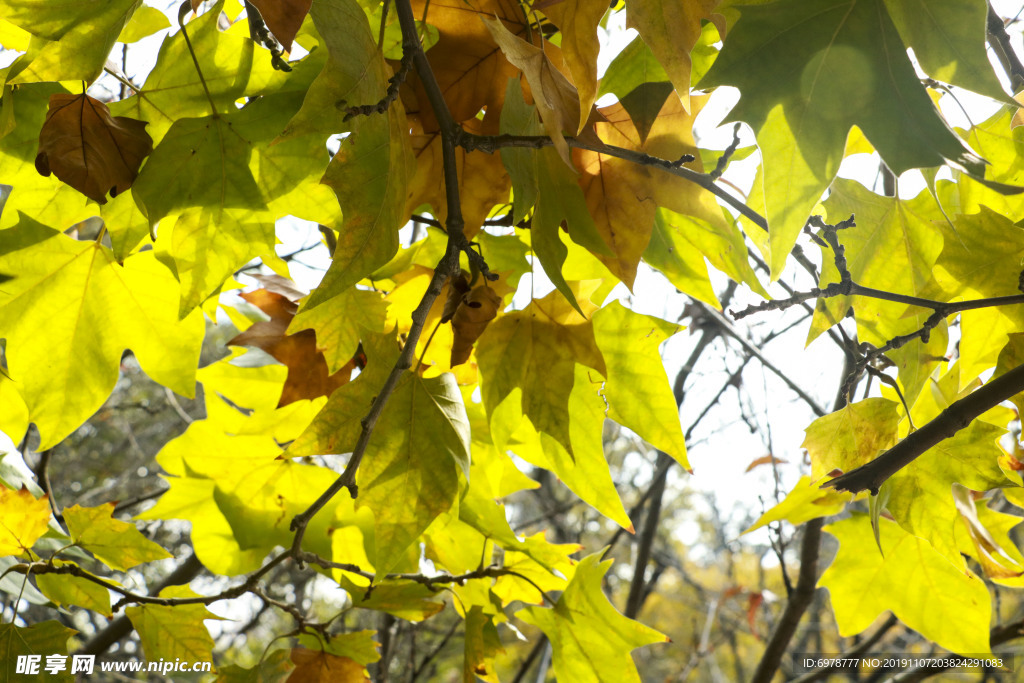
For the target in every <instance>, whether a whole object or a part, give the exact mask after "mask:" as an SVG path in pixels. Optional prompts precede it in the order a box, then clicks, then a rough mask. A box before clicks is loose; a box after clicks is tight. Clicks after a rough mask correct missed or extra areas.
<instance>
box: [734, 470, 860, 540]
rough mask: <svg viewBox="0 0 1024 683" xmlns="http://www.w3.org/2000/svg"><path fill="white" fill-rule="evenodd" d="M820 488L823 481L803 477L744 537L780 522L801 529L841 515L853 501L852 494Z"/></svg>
mask: <svg viewBox="0 0 1024 683" xmlns="http://www.w3.org/2000/svg"><path fill="white" fill-rule="evenodd" d="M821 484H822V480H820V479H818V480H814V479H811V478H810V477H808V476H807V475H804V476H802V477H800V481H799V482H797V485H796V486H794V487H793V490H792V491H790V492H789V493H788V494H786V497H785V498H784V499H783V500H782V502H781V503H779V504H778V505H776V506H774V507H773V508H772V509H770V510H768V511H767V512H765V513H764V514H763V515H761V516H760V517H758V518H757V521H756V522H754V523H753V524H752V525H751V526H750V527H749V528H748V529H747V530H746V531H744V532H743V533H745V534H749V533H750V532H751V531H754V530H755V529H760V528H761V527H763V526H765V525H767V524H771V523H772V522H778V521H780V520H786V521H787V522H789V523H790V524H792V525H794V526H798V525H800V524H803V523H804V522H806V521H808V520H811V519H815V518H816V517H826V516H828V515H834V514H837V513H839V512H841V511H842V510H843V508H844V507H846V504H847V503H848V502H849V501H851V500H852V499H853V495H851V494H850V493H849V492H846V491H835V490H833V489H823V488H821Z"/></svg>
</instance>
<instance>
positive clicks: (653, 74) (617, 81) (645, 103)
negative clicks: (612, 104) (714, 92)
mask: <svg viewBox="0 0 1024 683" xmlns="http://www.w3.org/2000/svg"><path fill="white" fill-rule="evenodd" d="M673 91H674V88H673V87H672V83H671V82H670V81H669V77H668V74H667V73H665V68H664V67H663V66H662V65H661V62H659V61H658V60H657V59H656V58H655V56H654V53H652V52H651V48H649V47H648V46H647V43H645V42H644V41H643V39H642V38H640V36H637V37H636V38H634V39H633V41H632V42H631V43H630V44H629V45H627V46H626V47H625V49H623V50H622V52H620V53H619V54H618V55H616V56H615V59H613V60H612V63H611V64H609V65H608V70H607V71H605V74H604V77H603V78H602V79H601V87H600V89H599V90H598V96H601V95H605V94H608V93H614V94H615V96H616V97H618V99H619V102H621V103H622V106H623V107H625V108H626V111H627V112H629V116H630V118H631V119H633V125H635V126H636V130H637V132H638V133H639V134H640V141H641V142H643V141H645V140H647V134H648V133H649V132H650V130H651V125H652V124H653V123H654V120H655V119H656V118H657V117H658V113H659V112H660V111H661V108H662V107H663V106H664V104H665V100H667V99H668V97H669V95H671V94H672V92H673ZM688 101H689V91H687V102H688Z"/></svg>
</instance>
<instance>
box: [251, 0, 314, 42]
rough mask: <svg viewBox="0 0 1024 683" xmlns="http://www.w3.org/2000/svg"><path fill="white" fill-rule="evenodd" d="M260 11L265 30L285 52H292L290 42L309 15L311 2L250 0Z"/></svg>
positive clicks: (303, 0)
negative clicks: (271, 34)
mask: <svg viewBox="0 0 1024 683" xmlns="http://www.w3.org/2000/svg"><path fill="white" fill-rule="evenodd" d="M250 2H252V4H253V5H255V7H256V9H258V10H259V11H260V15H262V17H263V21H264V22H265V23H266V24H267V28H268V29H270V32H271V33H273V34H274V37H275V38H277V40H278V41H279V42H280V43H281V47H283V48H284V50H285V52H291V51H292V41H293V40H295V34H296V33H298V32H299V28H300V27H301V26H302V20H303V19H305V18H306V15H307V14H309V8H310V7H311V6H312V4H313V0H250Z"/></svg>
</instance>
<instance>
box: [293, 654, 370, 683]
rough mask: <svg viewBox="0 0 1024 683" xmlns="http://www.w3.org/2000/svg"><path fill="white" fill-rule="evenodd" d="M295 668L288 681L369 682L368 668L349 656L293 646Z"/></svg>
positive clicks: (318, 682)
mask: <svg viewBox="0 0 1024 683" xmlns="http://www.w3.org/2000/svg"><path fill="white" fill-rule="evenodd" d="M292 662H293V663H294V664H295V669H294V670H293V671H292V675H291V676H289V677H288V683H364V682H365V683H369V680H370V678H369V677H368V676H367V675H366V668H365V667H364V666H363V665H362V664H360V663H359V662H356V661H355V660H352V659H349V658H348V657H339V656H338V655H332V654H331V653H329V652H319V651H317V650H307V649H306V648H304V647H295V648H292Z"/></svg>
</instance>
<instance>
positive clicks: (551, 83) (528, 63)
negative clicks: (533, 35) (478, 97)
mask: <svg viewBox="0 0 1024 683" xmlns="http://www.w3.org/2000/svg"><path fill="white" fill-rule="evenodd" d="M481 19H482V20H483V22H484V23H485V24H486V25H487V28H488V29H489V30H490V32H491V35H492V36H494V40H495V41H496V42H497V43H498V46H499V47H500V48H501V51H502V52H503V53H505V57H507V58H508V61H510V62H512V64H514V65H515V66H516V67H518V68H519V69H520V70H521V71H522V72H523V75H524V76H526V82H527V83H529V84H530V90H532V91H533V99H534V104H535V105H536V106H537V111H538V112H540V118H541V121H542V123H543V124H544V130H545V131H546V132H547V134H548V136H549V137H550V138H551V141H552V142H553V143H554V144H555V149H557V150H558V154H559V156H561V157H562V160H563V161H565V163H566V164H568V165H569V166H570V167H572V156H571V155H570V154H569V145H568V144H567V143H566V141H565V137H564V136H563V135H562V131H566V130H568V131H572V132H578V130H579V129H580V127H578V126H577V124H576V121H577V119H578V118H579V116H578V115H577V113H578V112H579V110H580V98H579V94H578V93H577V92H576V88H575V87H573V85H572V83H570V82H569V80H568V79H567V78H566V77H565V76H563V75H562V72H561V71H559V70H558V69H556V68H555V67H554V65H553V64H552V63H551V60H550V59H549V58H548V56H547V55H546V54H545V53H544V50H542V49H541V48H539V47H537V46H535V45H531V44H530V43H528V42H526V41H525V40H523V39H522V38H519V37H518V36H516V35H515V34H513V33H512V32H511V31H509V30H508V29H507V28H505V26H504V24H502V23H501V22H500V21H498V20H497V19H490V18H488V17H481ZM583 122H584V123H586V119H584V121H583Z"/></svg>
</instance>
